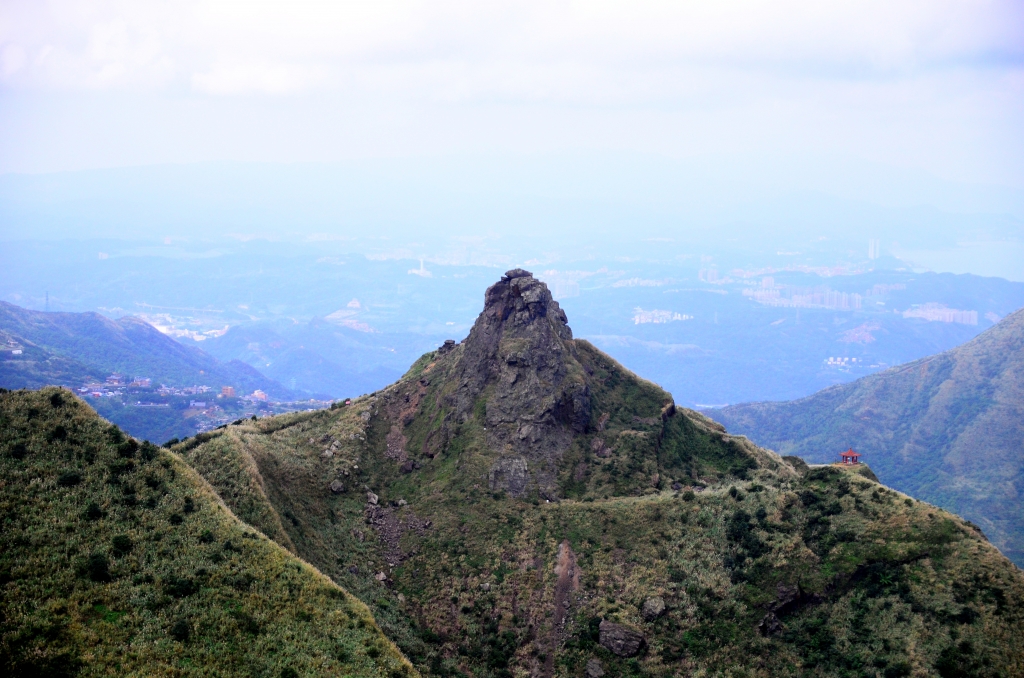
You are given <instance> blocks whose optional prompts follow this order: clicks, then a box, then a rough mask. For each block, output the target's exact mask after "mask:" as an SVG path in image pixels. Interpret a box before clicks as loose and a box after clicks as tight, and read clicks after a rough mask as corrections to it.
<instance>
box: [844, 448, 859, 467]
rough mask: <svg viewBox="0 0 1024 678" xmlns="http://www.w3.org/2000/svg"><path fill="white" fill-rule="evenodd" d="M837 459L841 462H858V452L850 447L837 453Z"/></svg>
mask: <svg viewBox="0 0 1024 678" xmlns="http://www.w3.org/2000/svg"><path fill="white" fill-rule="evenodd" d="M839 459H840V462H839V463H841V464H859V463H860V452H854V451H853V448H852V447H851V448H850V449H848V450H847V451H846V452H840V453H839Z"/></svg>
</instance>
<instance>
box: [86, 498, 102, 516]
mask: <svg viewBox="0 0 1024 678" xmlns="http://www.w3.org/2000/svg"><path fill="white" fill-rule="evenodd" d="M104 515H106V514H105V513H103V509H101V508H100V505H99V504H97V503H96V502H94V501H90V502H89V505H88V506H86V507H85V518H86V520H99V519H100V518H102V517H103V516H104Z"/></svg>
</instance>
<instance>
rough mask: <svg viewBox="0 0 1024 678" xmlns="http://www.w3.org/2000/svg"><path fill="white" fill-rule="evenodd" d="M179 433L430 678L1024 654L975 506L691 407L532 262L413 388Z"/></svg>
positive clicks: (720, 671) (228, 488) (966, 659)
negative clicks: (617, 356)
mask: <svg viewBox="0 0 1024 678" xmlns="http://www.w3.org/2000/svg"><path fill="white" fill-rule="evenodd" d="M175 449H176V450H177V451H178V453H179V454H181V455H182V456H183V458H184V459H186V460H187V461H188V462H189V463H190V464H191V465H192V466H193V467H194V468H195V469H196V470H197V471H199V473H201V474H202V475H203V476H204V477H205V478H206V479H207V480H208V481H209V482H210V483H211V485H212V486H213V487H215V488H216V489H217V491H218V493H219V494H220V496H222V497H223V498H224V500H225V501H226V502H227V503H228V505H229V506H231V507H232V510H234V511H235V512H236V513H237V514H238V515H239V516H240V517H241V518H242V519H243V520H246V521H247V522H249V523H251V524H254V525H259V526H260V527H261V529H263V530H264V531H265V532H266V533H268V534H271V535H274V538H275V539H277V540H278V541H279V542H280V543H282V544H285V545H287V546H288V547H289V548H291V549H294V551H295V553H297V554H299V555H300V556H301V557H303V558H305V559H307V560H308V561H309V562H311V563H313V564H314V565H316V566H317V567H318V568H319V569H320V570H321V571H323V572H324V573H326V574H328V575H329V576H331V577H332V578H333V579H334V580H335V581H337V582H339V583H340V584H341V585H343V586H344V587H345V588H346V589H347V590H349V591H351V592H352V593H354V594H355V595H357V596H359V597H360V598H361V599H362V600H364V601H365V602H366V603H367V604H368V605H369V607H370V608H371V610H372V611H373V613H374V615H375V618H376V619H377V620H378V623H380V625H381V628H382V629H383V630H384V631H385V633H386V634H387V635H388V636H389V637H390V638H392V639H393V640H394V641H395V642H396V643H397V645H398V646H399V647H400V648H401V649H402V650H403V652H404V653H405V654H406V656H408V657H409V658H410V659H411V660H412V661H413V662H414V663H415V664H416V665H417V668H418V669H420V671H421V672H423V673H425V674H430V675H438V676H447V675H456V674H469V675H476V676H511V675H534V676H580V675H584V673H585V672H586V675H588V676H597V675H600V673H601V672H602V671H603V672H604V675H621V676H640V675H646V676H672V675H727V674H728V675H749V676H769V675H809V676H824V675H867V676H908V675H941V676H952V675H992V676H995V675H1012V674H1015V673H1017V674H1019V673H1020V672H1021V671H1024V652H1022V651H1021V649H1020V648H1019V646H1018V645H1017V644H1016V643H1015V641H1014V639H1015V638H1016V637H1017V636H1019V635H1020V633H1021V632H1022V631H1024V575H1022V573H1021V572H1020V570H1018V569H1017V568H1016V567H1014V566H1013V565H1012V564H1011V563H1010V562H1009V561H1007V560H1006V559H1005V558H1004V557H1003V556H1002V555H1001V554H1000V553H999V552H998V551H997V550H996V549H995V548H993V547H992V546H991V545H990V544H989V543H988V542H987V541H986V540H985V539H984V537H982V536H981V535H980V534H979V533H978V532H977V531H976V529H975V528H973V527H972V526H971V525H970V524H969V523H966V522H964V521H963V520H961V519H960V518H958V517H956V516H955V515H952V514H949V513H947V512H945V511H943V510H941V509H938V508H935V507H934V506H930V505H927V504H923V503H921V502H918V501H915V500H913V499H911V498H909V497H906V496H905V495H902V494H900V493H897V492H894V491H892V490H889V489H887V488H885V487H883V486H881V485H879V484H878V483H877V482H875V481H873V480H872V479H871V477H870V472H868V471H867V470H866V469H858V470H856V471H851V470H849V469H840V468H835V467H824V468H815V469H808V468H807V467H806V465H804V464H802V463H798V462H796V461H794V462H792V463H790V462H788V461H786V460H784V459H782V458H780V457H779V456H777V455H776V454H774V453H772V452H769V451H766V450H763V449H760V448H757V447H755V446H754V445H752V444H750V443H749V442H748V441H747V440H746V439H745V438H742V437H736V436H730V435H728V434H727V433H726V432H725V430H724V429H723V428H722V427H721V426H720V425H718V424H716V423H715V422H713V421H711V420H709V419H707V418H706V417H703V416H702V415H700V414H698V413H696V412H691V411H687V410H684V409H681V408H676V407H675V406H674V405H673V404H672V400H671V397H670V396H669V394H667V393H665V392H664V391H662V390H661V389H659V388H658V387H657V386H655V385H653V384H650V383H648V382H644V381H643V380H641V379H639V378H637V377H636V376H635V375H632V374H631V373H629V372H628V371H626V370H625V369H624V368H622V367H621V366H620V365H618V364H616V363H615V362H614V361H613V360H611V359H610V358H608V357H607V356H605V355H604V354H602V353H601V352H600V351H597V350H596V349H594V348H593V347H592V346H590V345H589V344H587V343H586V342H583V341H579V340H574V339H573V338H572V333H571V331H570V330H569V328H568V325H567V324H566V319H565V316H564V314H563V313H562V312H561V310H560V309H559V307H558V305H557V303H555V302H554V301H552V300H551V297H550V294H549V293H548V291H547V289H546V287H545V286H544V285H543V284H542V283H539V282H538V281H536V280H534V279H533V278H532V276H530V275H529V274H528V273H526V272H524V271H518V270H517V271H510V272H509V273H508V274H507V275H506V276H505V277H504V278H503V279H502V280H501V281H500V282H499V283H498V284H496V285H494V286H492V287H491V288H490V289H489V290H488V292H487V295H486V297H485V307H484V311H483V313H481V315H480V318H479V319H478V320H477V323H476V325H475V326H474V328H473V330H472V332H471V333H470V335H469V337H468V338H467V339H466V340H465V341H464V342H463V343H461V344H458V345H454V344H446V345H445V346H443V347H441V348H440V349H439V350H438V351H436V352H433V353H429V354H427V355H425V356H423V358H421V359H420V360H419V361H418V362H417V363H416V364H415V365H414V366H413V367H412V369H411V370H410V371H409V372H408V373H407V374H406V375H405V376H404V377H403V378H402V379H401V380H400V381H399V382H397V383H396V384H394V385H392V386H390V387H388V388H387V389H384V390H383V391H380V392H378V393H375V394H372V395H370V396H367V397H364V398H360V399H357V400H355V401H353V402H352V403H351V405H349V406H345V407H335V408H334V409H332V410H326V411H321V412H317V413H302V414H291V415H283V416H280V417H274V418H267V419H261V420H259V421H258V422H251V421H249V422H245V423H244V424H241V425H238V426H231V427H228V428H226V429H224V430H221V431H217V432H213V433H211V434H207V435H205V436H204V437H203V438H202V439H193V440H189V441H186V442H184V443H182V444H180V445H178V446H176V448H175ZM798 467H799V468H798ZM861 470H863V471H864V472H863V473H861V472H860V471H861Z"/></svg>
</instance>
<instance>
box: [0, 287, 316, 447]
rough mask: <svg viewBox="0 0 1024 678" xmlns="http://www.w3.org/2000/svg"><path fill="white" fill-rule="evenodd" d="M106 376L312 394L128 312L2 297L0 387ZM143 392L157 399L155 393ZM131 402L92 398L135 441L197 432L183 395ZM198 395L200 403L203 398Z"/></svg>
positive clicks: (277, 395) (274, 394) (279, 396)
mask: <svg viewBox="0 0 1024 678" xmlns="http://www.w3.org/2000/svg"><path fill="white" fill-rule="evenodd" d="M111 374H119V375H122V376H124V377H134V378H148V379H149V380H150V382H151V384H152V386H153V387H156V386H158V385H161V384H162V385H166V386H168V387H175V388H179V389H180V388H187V387H192V386H209V387H210V388H211V389H212V390H213V391H214V392H215V393H220V390H221V388H222V387H224V386H231V387H233V388H234V389H235V392H236V393H237V394H238V395H242V394H246V393H252V392H254V391H256V390H261V391H263V392H264V393H266V394H267V395H268V396H269V397H270V398H271V399H276V400H286V401H294V400H299V399H308V398H310V396H311V394H310V393H308V392H305V391H298V390H294V389H289V388H286V387H284V386H282V385H281V384H280V383H279V382H277V381H275V380H273V379H270V378H268V377H266V376H264V375H263V374H261V373H260V372H259V371H258V370H257V369H255V368H254V367H251V366H249V365H247V364H246V363H244V362H242V361H240V360H230V361H225V362H222V361H218V360H217V359H216V358H214V357H213V356H211V355H209V354H208V353H205V352H204V351H202V350H200V349H198V348H196V347H194V346H186V345H184V344H182V343H179V342H177V341H175V340H174V339H172V338H170V337H168V336H166V335H164V334H161V333H160V332H159V331H158V330H157V329H156V328H154V327H153V326H152V325H150V324H149V323H146V322H144V321H143V320H140V319H138V318H134V317H132V316H125V317H123V318H119V319H117V320H111V319H109V318H106V317H104V316H102V315H100V314H98V313H44V312H40V311H30V310H27V309H24V308H20V307H18V306H15V305H13V304H9V303H5V302H0V387H4V388H9V389H20V388H28V389H35V388H41V387H43V386H46V385H62V386H68V387H70V388H74V389H77V388H80V387H82V386H83V385H85V384H87V383H90V382H103V381H104V380H105V379H106V378H107V377H108V376H110V375H111ZM143 395H144V396H146V395H148V396H152V397H151V398H150V400H153V401H154V402H155V395H154V394H143ZM327 397H328V396H324V398H327ZM126 398H127V397H126ZM143 399H146V398H143ZM135 400H136V398H135V397H133V398H131V399H127V400H126V399H125V398H107V397H104V398H95V399H90V401H91V403H92V405H93V407H94V408H95V409H96V410H97V411H98V412H99V413H100V414H101V415H103V416H104V417H106V418H107V419H109V420H110V421H112V422H114V423H116V424H118V425H119V426H122V427H124V429H125V430H127V431H128V432H129V433H131V434H132V435H136V436H138V437H140V438H146V439H150V440H155V441H158V442H160V441H163V440H167V439H169V438H172V437H181V436H187V435H194V434H195V433H196V426H195V422H193V421H188V419H189V413H186V412H185V410H186V408H188V407H189V402H190V401H189V399H188V398H184V399H182V398H178V399H177V400H176V401H174V402H168V401H167V399H163V400H161V401H160V404H162V405H165V406H164V407H131V406H126V405H128V404H129V401H130V403H134V402H135ZM199 400H201V401H203V402H204V404H205V402H206V401H207V400H208V398H207V397H201V398H199ZM235 404H236V405H237V404H238V403H237V401H235ZM175 406H176V407H175ZM222 414H223V413H222Z"/></svg>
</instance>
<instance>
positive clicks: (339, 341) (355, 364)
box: [180, 318, 440, 398]
mask: <svg viewBox="0 0 1024 678" xmlns="http://www.w3.org/2000/svg"><path fill="white" fill-rule="evenodd" d="M180 341H182V342H183V343H186V344H189V343H191V340H189V339H187V338H183V339H181V340H180ZM438 343H440V341H438V340H433V341H432V340H429V339H427V340H426V341H424V339H422V338H420V337H416V336H415V335H411V334H402V335H394V334H391V335H387V336H386V337H384V338H382V337H381V336H380V335H377V334H368V333H366V332H361V331H358V330H354V329H351V328H348V327H344V326H340V325H337V324H334V323H331V322H330V321H329V320H325V319H324V318H313V319H312V320H311V321H309V322H307V323H294V322H291V321H287V322H275V321H263V322H254V323H246V324H242V325H236V326H234V327H232V328H231V329H229V330H228V331H227V332H226V333H225V334H224V335H222V336H217V337H211V338H208V339H205V340H204V341H202V342H201V343H199V344H198V345H199V346H201V347H202V348H203V350H204V351H206V352H207V353H209V354H211V355H213V356H215V357H216V358H218V359H219V360H222V361H226V362H244V363H246V364H248V365H251V366H253V367H254V368H256V369H258V370H260V372H262V373H263V374H266V375H267V376H268V377H270V378H272V379H276V380H278V381H279V382H281V383H282V384H285V385H287V386H289V387H291V388H293V389H294V388H298V389H305V390H308V391H314V392H317V393H325V394H330V395H331V396H332V397H335V398H345V397H351V396H357V395H362V394H364V393H369V392H371V391H376V390H377V389H379V388H381V387H382V386H384V385H386V384H389V383H391V382H393V381H394V380H396V379H398V378H399V377H400V376H402V374H403V373H404V372H405V369H406V366H407V363H408V362H409V358H408V356H418V355H420V354H422V352H423V351H425V350H428V348H429V347H431V346H436V345H437V344H438ZM424 344H426V345H424ZM396 347H397V349H396ZM403 362H404V364H403Z"/></svg>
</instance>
